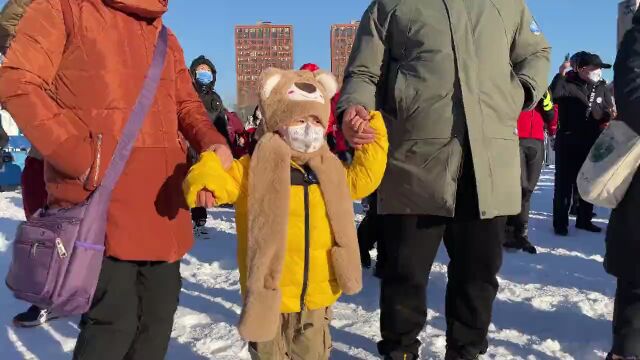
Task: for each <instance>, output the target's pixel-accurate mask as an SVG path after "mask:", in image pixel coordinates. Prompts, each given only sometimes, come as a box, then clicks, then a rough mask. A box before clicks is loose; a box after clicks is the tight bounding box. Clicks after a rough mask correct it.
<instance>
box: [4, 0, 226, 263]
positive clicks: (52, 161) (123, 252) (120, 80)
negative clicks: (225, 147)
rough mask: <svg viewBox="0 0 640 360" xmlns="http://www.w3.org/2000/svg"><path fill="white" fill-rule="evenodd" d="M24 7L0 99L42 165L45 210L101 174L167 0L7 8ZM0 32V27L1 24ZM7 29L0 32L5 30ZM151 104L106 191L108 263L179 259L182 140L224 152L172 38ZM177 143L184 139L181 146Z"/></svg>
mask: <svg viewBox="0 0 640 360" xmlns="http://www.w3.org/2000/svg"><path fill="white" fill-rule="evenodd" d="M9 1H10V2H16V3H21V4H23V5H25V6H22V7H20V6H16V7H11V6H7V8H22V9H23V11H24V12H23V14H19V15H20V16H3V17H0V19H2V18H11V19H16V18H18V19H20V20H19V22H18V23H17V25H16V26H15V29H14V30H15V31H14V34H15V35H12V36H6V37H1V36H0V38H10V39H11V40H10V42H11V43H10V44H7V46H6V48H7V51H6V59H5V61H4V63H3V66H2V68H1V69H0V101H1V102H2V105H3V106H4V107H5V108H6V109H7V110H8V111H9V112H10V113H11V114H12V115H13V117H14V119H15V120H16V122H17V123H18V125H19V126H20V128H21V129H22V130H23V132H24V133H25V135H26V136H27V138H29V140H30V141H31V142H32V143H33V144H34V146H35V147H37V148H38V150H40V152H41V153H42V155H43V157H44V159H45V161H46V170H45V178H46V182H47V190H48V192H49V205H51V206H63V207H64V206H69V205H71V204H76V203H78V202H81V201H83V200H84V199H86V198H87V196H88V195H89V194H90V192H91V191H92V190H94V189H95V188H96V186H97V185H98V184H99V182H100V180H101V178H102V176H103V175H104V171H105V170H106V169H107V167H108V165H109V161H110V159H111V157H112V155H113V150H114V149H115V145H116V143H117V139H118V138H119V136H120V133H121V132H122V128H123V126H124V124H125V122H126V121H127V120H128V118H129V115H130V113H131V110H132V108H133V106H134V102H135V101H136V99H137V97H138V94H139V92H140V90H141V88H142V83H143V80H144V77H145V75H146V73H147V70H148V68H149V66H150V63H151V58H152V55H153V52H154V45H155V43H156V39H157V36H158V33H159V30H160V27H161V25H162V19H161V17H162V15H163V14H164V13H165V12H166V11H167V2H168V1H167V0H39V1H24V0H9ZM0 27H4V24H0ZM5 30H6V29H5ZM168 46H169V51H168V54H167V59H166V63H165V67H164V72H163V74H162V78H161V81H160V86H159V88H158V91H157V93H156V97H155V101H154V103H153V106H152V108H151V110H150V112H149V114H148V115H147V117H146V119H145V122H144V125H143V128H142V130H141V132H140V135H139V136H138V138H137V140H136V144H135V147H134V150H133V152H132V154H131V157H130V158H129V161H128V163H127V166H126V168H125V170H124V173H123V175H122V177H121V178H120V179H119V181H118V184H117V186H116V189H115V191H114V193H113V197H112V201H111V206H110V209H109V224H108V229H107V255H109V256H113V257H116V258H119V259H122V260H142V261H176V260H178V259H180V258H181V257H182V256H183V255H184V254H185V253H186V252H187V251H188V250H189V248H190V247H191V245H192V242H193V236H192V233H191V226H190V220H189V215H188V211H187V208H186V204H185V203H184V198H183V196H182V194H181V184H182V180H183V179H184V177H185V175H186V172H187V170H188V167H187V164H186V149H187V147H186V145H185V142H184V139H186V140H187V141H188V142H189V143H190V144H191V145H192V146H194V147H196V149H197V150H199V151H201V150H203V149H206V148H209V147H210V146H212V145H214V144H225V140H224V138H223V137H222V136H221V135H220V134H219V133H218V132H217V131H216V130H215V129H214V128H213V126H212V125H211V122H210V121H209V118H208V116H207V113H206V111H205V109H204V107H203V105H202V103H201V102H200V99H199V98H198V96H197V95H196V93H195V91H194V89H193V86H192V84H191V78H190V76H189V73H188V70H187V69H186V66H185V61H184V55H183V52H182V49H181V47H180V45H179V43H178V40H177V39H176V37H175V36H174V35H173V34H172V33H170V35H169V45H168ZM183 137H184V138H183Z"/></svg>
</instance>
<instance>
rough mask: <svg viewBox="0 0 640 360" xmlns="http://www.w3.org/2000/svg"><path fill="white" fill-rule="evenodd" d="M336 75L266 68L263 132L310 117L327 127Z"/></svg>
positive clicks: (262, 80) (262, 95)
mask: <svg viewBox="0 0 640 360" xmlns="http://www.w3.org/2000/svg"><path fill="white" fill-rule="evenodd" d="M337 91H338V82H337V80H336V78H335V77H334V76H333V75H332V74H330V73H326V72H323V71H316V72H310V71H306V70H302V71H293V70H280V69H275V68H271V69H267V70H265V71H264V72H263V73H262V75H261V77H260V94H259V95H260V110H261V112H262V116H263V124H264V127H265V128H264V131H265V132H267V133H270V132H275V131H277V130H278V129H280V128H282V127H287V126H292V125H295V124H296V123H298V122H300V121H301V120H308V119H310V118H313V119H315V120H316V121H318V122H320V123H321V124H322V126H323V128H324V129H326V128H327V127H328V124H329V117H330V114H331V98H332V97H333V96H334V95H335V94H336V92H337Z"/></svg>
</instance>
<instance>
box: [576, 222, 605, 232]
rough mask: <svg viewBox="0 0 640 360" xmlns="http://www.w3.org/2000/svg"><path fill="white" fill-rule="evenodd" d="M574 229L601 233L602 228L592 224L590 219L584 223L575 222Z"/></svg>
mask: <svg viewBox="0 0 640 360" xmlns="http://www.w3.org/2000/svg"><path fill="white" fill-rule="evenodd" d="M576 229H580V230H584V231H588V232H592V233H601V232H602V228H601V227H599V226H597V225H594V224H593V223H592V222H591V221H589V222H585V223H577V224H576Z"/></svg>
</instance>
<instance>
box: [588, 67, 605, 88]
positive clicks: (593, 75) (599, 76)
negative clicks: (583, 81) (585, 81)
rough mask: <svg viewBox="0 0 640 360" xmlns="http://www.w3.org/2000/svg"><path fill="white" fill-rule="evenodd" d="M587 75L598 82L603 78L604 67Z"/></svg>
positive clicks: (593, 81) (592, 80)
mask: <svg viewBox="0 0 640 360" xmlns="http://www.w3.org/2000/svg"><path fill="white" fill-rule="evenodd" d="M587 76H588V77H589V80H590V81H591V82H592V83H594V84H595V83H598V82H600V81H601V80H602V69H597V70H593V71H592V72H590V73H589V74H588V75H587Z"/></svg>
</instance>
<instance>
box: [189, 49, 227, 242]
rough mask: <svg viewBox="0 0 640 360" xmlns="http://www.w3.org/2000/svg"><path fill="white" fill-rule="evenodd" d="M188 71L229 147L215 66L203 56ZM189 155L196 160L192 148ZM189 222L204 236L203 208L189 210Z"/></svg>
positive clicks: (204, 213) (194, 61)
mask: <svg viewBox="0 0 640 360" xmlns="http://www.w3.org/2000/svg"><path fill="white" fill-rule="evenodd" d="M189 71H190V73H191V79H192V80H193V87H194V88H195V89H196V92H197V93H198V95H199V96H200V100H202V104H203V105H204V107H205V108H206V109H207V113H208V114H209V118H210V119H211V122H212V123H213V125H214V126H215V127H216V129H217V130H218V132H219V133H220V134H222V135H223V136H224V137H225V138H226V139H227V143H228V144H229V146H230V147H231V139H230V135H229V128H228V123H227V115H226V112H225V108H224V104H223V103H222V98H221V97H220V95H218V93H217V92H216V91H215V86H216V78H217V71H216V67H215V65H213V62H211V60H209V59H207V58H206V57H205V56H204V55H200V56H198V57H197V58H196V59H195V60H193V62H192V63H191V67H190V69H189ZM189 155H190V159H191V161H197V160H198V154H196V153H195V151H194V150H193V148H190V149H189ZM191 220H192V221H193V225H194V232H195V233H196V235H198V234H206V229H205V227H204V226H205V224H206V223H207V210H206V209H205V208H203V207H196V208H193V209H191Z"/></svg>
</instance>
